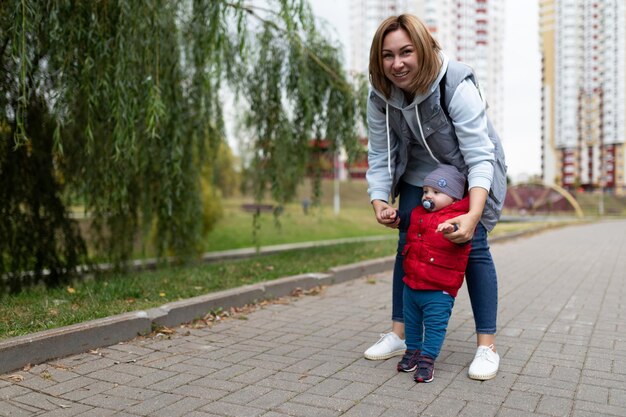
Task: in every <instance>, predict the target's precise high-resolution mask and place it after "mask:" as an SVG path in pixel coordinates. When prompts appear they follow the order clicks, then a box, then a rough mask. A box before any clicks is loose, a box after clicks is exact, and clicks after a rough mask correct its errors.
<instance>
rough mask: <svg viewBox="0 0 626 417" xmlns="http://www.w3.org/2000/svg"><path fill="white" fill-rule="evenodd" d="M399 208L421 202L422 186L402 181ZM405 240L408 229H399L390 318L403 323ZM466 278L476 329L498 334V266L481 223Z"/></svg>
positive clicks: (407, 208) (409, 208) (476, 233)
mask: <svg viewBox="0 0 626 417" xmlns="http://www.w3.org/2000/svg"><path fill="white" fill-rule="evenodd" d="M399 186H400V204H399V209H400V210H412V209H413V208H415V207H416V206H417V205H419V204H421V200H422V187H416V186H414V185H410V184H407V183H405V182H403V181H401V182H400V185H399ZM405 243H406V232H400V233H399V238H398V250H397V253H396V262H395V265H394V270H393V294H392V311H391V320H393V321H396V322H400V323H403V322H404V313H403V299H402V298H403V292H404V282H403V281H402V278H404V269H403V268H402V261H403V259H404V257H403V256H402V249H403V248H404V244H405ZM465 281H466V284H467V291H468V293H469V297H470V302H471V304H472V311H473V313H474V323H475V324H476V333H479V334H495V333H496V318H497V314H498V277H497V274H496V267H495V265H494V263H493V259H492V257H491V252H490V251H489V243H488V242H487V230H486V229H485V227H484V226H483V225H482V224H481V223H478V226H477V227H476V231H475V232H474V238H473V239H472V250H471V252H470V255H469V261H468V264H467V269H466V270H465Z"/></svg>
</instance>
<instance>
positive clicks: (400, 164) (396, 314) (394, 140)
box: [365, 14, 506, 380]
mask: <svg viewBox="0 0 626 417" xmlns="http://www.w3.org/2000/svg"><path fill="white" fill-rule="evenodd" d="M369 72H370V82H371V85H372V89H371V92H370V95H369V99H368V108H367V118H368V128H369V149H368V161H369V169H368V171H367V181H368V186H369V188H368V193H369V195H370V201H371V204H372V207H373V208H374V212H375V215H376V220H377V221H378V222H379V223H380V224H383V225H385V226H387V227H392V228H397V226H398V224H397V219H393V220H391V219H387V218H383V217H382V216H381V213H382V212H383V210H385V209H388V208H390V204H393V203H394V202H395V198H396V197H397V196H400V202H399V209H400V210H411V209H412V208H414V207H415V206H417V205H418V204H420V202H421V196H422V185H423V181H424V178H425V176H426V174H427V173H428V172H430V171H432V170H433V169H434V168H435V167H436V166H437V164H439V163H444V164H449V165H453V166H455V167H456V168H457V169H458V170H459V171H460V172H462V173H463V174H465V175H467V179H468V189H469V191H468V193H469V198H470V208H469V212H468V213H467V214H463V215H461V216H458V217H456V218H454V219H453V221H452V223H453V224H455V225H456V226H457V227H458V230H457V231H455V232H453V233H449V234H447V235H446V236H447V237H448V238H449V239H450V241H452V242H455V243H462V242H467V241H469V240H471V241H472V250H471V253H470V258H469V262H468V266H467V270H466V282H467V288H468V292H469V296H470V300H471V303H472V310H473V313H474V321H475V324H476V334H477V345H478V349H477V351H476V355H475V358H474V360H473V361H472V364H471V365H470V368H469V377H470V378H473V379H478V380H485V379H490V378H493V377H494V376H495V375H496V373H497V371H498V366H499V362H500V357H499V355H498V354H497V352H496V348H495V333H496V317H497V308H498V284H497V275H496V269H495V265H494V263H493V259H492V257H491V253H490V251H489V245H488V243H487V232H489V231H491V230H492V229H493V227H494V226H495V224H496V223H497V221H498V219H499V217H500V212H501V210H502V205H503V203H504V197H505V194H506V165H505V162H504V153H503V151H502V147H501V144H500V139H499V138H498V136H497V134H496V132H495V131H494V129H493V127H492V126H491V123H490V122H489V120H488V118H487V114H486V104H485V102H484V100H483V98H482V96H481V94H480V91H479V89H478V83H477V81H476V78H475V75H474V73H473V71H472V69H471V68H470V67H468V66H467V65H464V64H462V63H459V62H456V61H452V60H450V59H448V57H447V56H446V55H445V54H444V53H443V51H441V48H440V46H439V44H438V43H437V41H436V40H435V39H434V38H433V37H432V36H431V34H430V33H429V32H428V29H427V28H426V26H425V25H424V23H423V22H422V21H421V20H420V19H418V18H417V17H415V16H412V15H408V14H403V15H400V16H393V17H390V18H388V19H386V20H385V21H383V22H382V23H381V25H380V26H379V28H378V30H377V31H376V34H375V35H374V39H373V41H372V47H371V50H370V65H369ZM405 238H406V234H405V233H403V232H400V233H399V239H398V251H397V255H396V262H395V268H394V273H393V291H392V317H391V319H392V331H391V332H390V333H386V334H384V335H382V337H381V338H380V340H379V341H378V342H376V343H375V344H374V345H373V346H371V347H370V348H369V349H367V350H366V351H365V357H366V358H368V359H372V360H378V359H387V358H390V357H392V356H396V355H403V354H404V352H405V350H406V344H405V342H404V314H403V305H402V296H403V291H404V283H403V281H402V279H403V277H404V271H403V269H402V261H403V257H402V249H403V247H404V243H405Z"/></svg>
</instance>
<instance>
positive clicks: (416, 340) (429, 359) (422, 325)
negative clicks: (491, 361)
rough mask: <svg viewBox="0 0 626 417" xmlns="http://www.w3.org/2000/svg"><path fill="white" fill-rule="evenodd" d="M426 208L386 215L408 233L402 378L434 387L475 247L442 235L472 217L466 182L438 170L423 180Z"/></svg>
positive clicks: (450, 171) (450, 170) (448, 170)
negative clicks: (437, 363) (436, 369)
mask: <svg viewBox="0 0 626 417" xmlns="http://www.w3.org/2000/svg"><path fill="white" fill-rule="evenodd" d="M423 189H424V194H423V196H422V206H418V207H416V208H414V209H413V210H412V211H411V212H410V213H409V212H400V211H396V210H395V209H387V210H385V211H383V213H382V216H383V218H388V219H393V218H396V217H399V219H400V224H399V228H400V229H401V230H407V229H408V231H407V236H406V244H405V246H404V250H403V252H402V254H403V255H404V262H403V267H404V273H405V276H404V278H403V280H404V283H405V286H404V295H403V300H404V326H405V333H406V346H407V350H406V352H405V353H404V356H403V357H402V360H401V361H400V362H399V363H398V366H397V367H398V371H399V372H412V371H415V374H414V376H413V379H414V380H415V382H431V381H432V380H433V377H434V366H435V359H437V356H439V352H440V350H441V346H442V345H443V340H444V337H445V334H446V328H447V327H448V321H449V319H450V315H451V313H452V307H453V305H454V297H456V294H457V292H458V290H459V288H461V285H463V277H464V276H465V268H466V267H467V261H468V257H469V252H470V248H471V245H470V243H469V242H468V243H465V244H461V245H458V244H456V243H453V242H451V241H449V240H448V239H447V238H446V237H445V236H444V234H446V233H452V232H454V231H455V230H457V228H458V226H457V225H456V224H453V223H449V222H446V220H449V219H452V218H454V217H457V216H460V215H462V214H466V213H467V212H468V211H469V197H465V198H464V197H463V196H464V195H465V176H464V175H463V174H461V173H460V172H459V171H458V170H457V169H456V168H455V167H454V166H452V165H444V164H440V165H438V166H437V168H436V169H435V170H433V171H432V172H431V173H430V174H428V175H427V176H426V178H425V179H424V187H423Z"/></svg>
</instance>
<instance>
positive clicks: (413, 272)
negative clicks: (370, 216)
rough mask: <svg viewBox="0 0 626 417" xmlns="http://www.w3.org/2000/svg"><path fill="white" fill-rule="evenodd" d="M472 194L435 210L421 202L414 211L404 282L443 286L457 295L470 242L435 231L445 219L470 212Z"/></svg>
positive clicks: (422, 286) (422, 287)
mask: <svg viewBox="0 0 626 417" xmlns="http://www.w3.org/2000/svg"><path fill="white" fill-rule="evenodd" d="M468 211H469V197H465V198H464V199H462V200H460V201H457V202H455V203H453V204H451V205H449V206H448V207H445V208H443V209H441V210H438V211H435V212H428V211H426V209H424V208H423V207H422V206H418V207H416V208H415V209H413V211H412V212H411V222H410V224H409V229H408V231H407V235H406V244H405V245H404V250H403V251H402V254H403V255H404V262H403V264H402V265H403V267H404V273H405V276H404V282H405V284H406V285H408V286H409V287H410V288H412V289H414V290H442V291H446V292H447V293H449V294H450V295H451V296H453V297H456V294H457V293H458V291H459V288H461V285H463V277H464V276H465V268H466V267H467V260H468V258H469V253H470V250H471V244H470V242H468V243H465V244H461V245H459V244H456V243H453V242H450V241H449V240H448V239H446V238H445V237H444V235H443V233H437V232H435V231H436V230H437V226H438V225H439V224H440V223H443V222H444V221H445V220H448V219H451V218H453V217H457V216H460V215H461V214H467V212H468Z"/></svg>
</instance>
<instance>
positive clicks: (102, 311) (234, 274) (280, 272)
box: [0, 239, 396, 339]
mask: <svg viewBox="0 0 626 417" xmlns="http://www.w3.org/2000/svg"><path fill="white" fill-rule="evenodd" d="M395 245H396V242H395V241H394V240H393V239H389V240H383V241H377V242H370V243H351V244H343V245H337V246H327V247H317V248H312V249H306V250H296V251H289V252H283V253H280V254H276V255H271V256H259V257H254V258H250V259H245V260H238V261H225V262H219V263H214V264H203V265H191V266H186V267H164V268H162V269H159V270H157V271H144V272H136V273H126V274H119V273H118V274H107V275H103V276H101V277H99V278H96V279H90V280H86V281H82V282H77V283H75V284H73V285H72V286H69V287H64V288H57V289H51V290H45V289H44V288H41V287H37V288H32V289H30V290H27V291H24V292H22V293H21V294H18V295H15V296H4V297H2V299H1V302H0V339H4V338H8V337H14V336H19V335H24V334H29V333H32V332H36V331H40V330H46V329H52V328H56V327H59V326H65V325H69V324H74V323H80V322H82V321H86V320H92V319H96V318H101V317H106V316H109V315H113V314H119V313H124V312H128V311H134V310H143V309H148V308H151V307H158V306H160V305H162V304H165V303H167V302H170V301H176V300H180V299H185V298H189V297H194V296H198V295H202V294H207V293H211V292H215V291H220V290H225V289H228V288H233V287H238V286H241V285H246V284H253V283H256V282H260V281H267V280H272V279H275V278H279V277H284V276H290V275H296V274H300V273H305V272H321V271H326V270H328V269H329V268H331V267H333V266H338V265H344V264H348V263H353V262H359V261H362V260H365V259H373V258H379V257H383V256H387V255H390V254H393V253H394V248H395Z"/></svg>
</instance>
